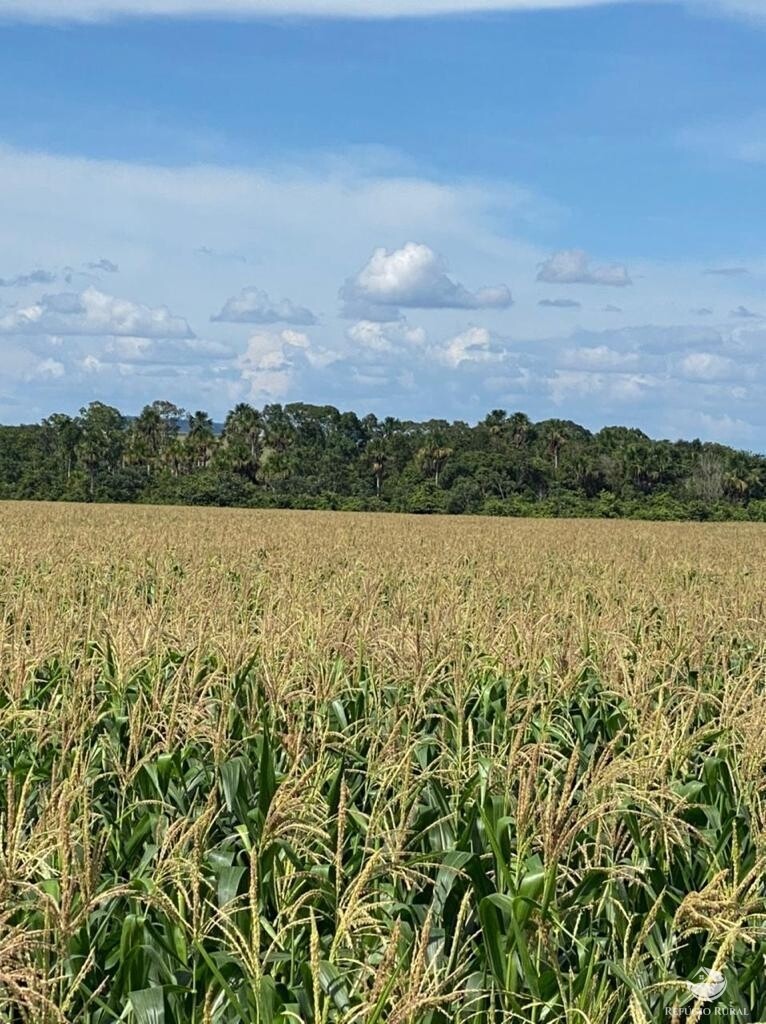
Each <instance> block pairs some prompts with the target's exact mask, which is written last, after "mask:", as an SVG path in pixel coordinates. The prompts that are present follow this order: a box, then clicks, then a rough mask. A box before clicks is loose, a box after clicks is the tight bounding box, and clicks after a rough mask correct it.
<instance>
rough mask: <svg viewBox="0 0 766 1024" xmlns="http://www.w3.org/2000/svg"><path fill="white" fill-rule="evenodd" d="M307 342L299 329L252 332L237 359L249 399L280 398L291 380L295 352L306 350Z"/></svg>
mask: <svg viewBox="0 0 766 1024" xmlns="http://www.w3.org/2000/svg"><path fill="white" fill-rule="evenodd" d="M310 345H311V342H310V340H309V337H308V335H307V334H304V333H303V332H301V331H291V330H284V331H260V332H259V333H258V334H253V335H252V336H251V337H250V339H249V340H248V343H247V348H246V349H245V351H244V352H243V354H242V355H241V356H240V357H239V358H238V359H237V368H238V369H239V371H240V374H241V377H242V381H243V382H244V383H245V384H246V385H247V389H248V394H249V397H250V398H251V399H253V400H267V401H271V400H272V399H276V398H283V397H284V396H285V395H286V394H287V392H288V390H289V388H290V384H291V382H292V377H293V370H294V366H295V362H294V358H295V355H296V352H300V351H306V350H307V349H309V347H310Z"/></svg>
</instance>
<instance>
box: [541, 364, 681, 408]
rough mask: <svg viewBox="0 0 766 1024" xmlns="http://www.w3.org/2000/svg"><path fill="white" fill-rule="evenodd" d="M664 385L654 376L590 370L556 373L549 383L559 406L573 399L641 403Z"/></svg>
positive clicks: (553, 397)
mask: <svg viewBox="0 0 766 1024" xmlns="http://www.w3.org/2000/svg"><path fill="white" fill-rule="evenodd" d="M660 384H661V381H660V380H659V379H658V378H656V377H653V376H651V375H650V374H640V373H591V372H589V371H587V370H556V371H555V373H554V374H553V376H552V377H550V378H549V380H548V386H549V389H550V394H551V398H552V399H553V401H554V402H556V403H557V404H561V403H562V402H564V401H566V400H568V399H569V398H571V397H577V398H599V399H601V400H603V401H605V402H607V403H614V402H621V401H626V402H630V401H638V400H640V399H641V398H643V397H644V396H645V395H646V393H647V392H648V391H650V390H652V389H654V388H656V387H658V386H659V385H660Z"/></svg>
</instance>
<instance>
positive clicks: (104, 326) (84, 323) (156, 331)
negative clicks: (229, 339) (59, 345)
mask: <svg viewBox="0 0 766 1024" xmlns="http://www.w3.org/2000/svg"><path fill="white" fill-rule="evenodd" d="M0 334H12V335H46V334H53V335H69V336H76V337H77V336H85V335H109V334H116V335H126V336H131V337H142V338H193V337H194V332H193V331H192V329H191V328H190V327H189V324H188V323H187V322H186V320H184V319H183V317H180V316H173V314H172V313H171V312H170V310H169V309H168V308H167V307H166V306H158V307H156V308H151V307H149V306H142V305H140V304H138V303H135V302H130V301H129V300H127V299H116V298H114V297H113V296H112V295H106V294H105V293H104V292H100V291H99V290H98V289H97V288H86V290H85V291H84V292H80V294H77V293H75V292H60V293H59V294H57V295H44V296H43V297H42V298H41V299H40V300H39V301H38V302H35V303H33V304H32V305H31V306H23V307H21V308H19V309H14V310H11V312H9V313H7V314H6V315H5V316H2V317H0Z"/></svg>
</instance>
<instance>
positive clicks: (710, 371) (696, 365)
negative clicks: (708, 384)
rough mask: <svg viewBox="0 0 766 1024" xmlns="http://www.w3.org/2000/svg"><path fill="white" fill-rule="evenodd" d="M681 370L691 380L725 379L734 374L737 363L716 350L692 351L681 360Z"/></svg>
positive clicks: (682, 374)
mask: <svg viewBox="0 0 766 1024" xmlns="http://www.w3.org/2000/svg"><path fill="white" fill-rule="evenodd" d="M679 370H680V373H681V376H683V377H686V378H688V379H689V380H701V381H706V380H725V379H727V378H729V377H731V376H732V373H733V372H734V370H735V364H734V363H733V362H732V360H731V359H727V358H726V357H725V356H721V355H718V354H717V353H716V352H690V353H689V354H688V355H686V356H684V357H683V359H681V360H680V363H679Z"/></svg>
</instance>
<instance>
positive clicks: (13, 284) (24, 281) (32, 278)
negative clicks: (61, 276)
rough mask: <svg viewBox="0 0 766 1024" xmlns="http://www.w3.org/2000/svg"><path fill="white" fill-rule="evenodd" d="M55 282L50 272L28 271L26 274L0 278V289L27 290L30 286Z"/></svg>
mask: <svg viewBox="0 0 766 1024" xmlns="http://www.w3.org/2000/svg"><path fill="white" fill-rule="evenodd" d="M55 280H56V275H55V274H53V273H51V271H50V270H30V271H29V273H28V274H17V275H16V276H15V277H0V288H28V287H29V285H31V284H53V282H54V281H55Z"/></svg>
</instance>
